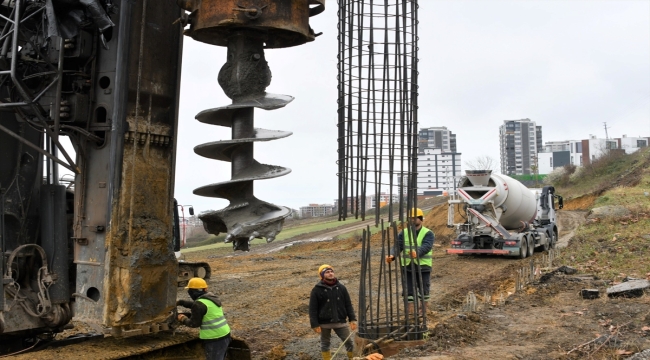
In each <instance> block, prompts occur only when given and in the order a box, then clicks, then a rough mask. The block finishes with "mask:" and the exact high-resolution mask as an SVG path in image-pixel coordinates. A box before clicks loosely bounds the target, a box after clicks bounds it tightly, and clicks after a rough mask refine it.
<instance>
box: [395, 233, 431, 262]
mask: <svg viewBox="0 0 650 360" xmlns="http://www.w3.org/2000/svg"><path fill="white" fill-rule="evenodd" d="M429 231H431V230H429V229H427V228H425V227H424V226H423V227H422V228H420V232H419V233H418V238H417V246H415V244H412V243H411V241H412V240H411V238H410V236H409V230H408V228H404V232H403V234H402V237H403V239H404V250H403V251H402V266H406V265H409V264H410V263H411V250H415V251H418V248H419V247H420V246H422V240H424V236H425V235H426V234H427V233H428V232H429ZM432 258H433V248H431V250H429V252H428V253H426V254H425V255H424V256H420V258H419V259H413V260H414V261H415V264H416V265H423V266H429V267H431V265H432V264H433V260H432ZM418 262H419V264H418Z"/></svg>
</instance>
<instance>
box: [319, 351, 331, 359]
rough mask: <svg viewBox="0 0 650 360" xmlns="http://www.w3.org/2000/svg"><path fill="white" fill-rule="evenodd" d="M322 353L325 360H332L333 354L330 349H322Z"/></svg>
mask: <svg viewBox="0 0 650 360" xmlns="http://www.w3.org/2000/svg"><path fill="white" fill-rule="evenodd" d="M321 355H323V360H332V354H330V352H329V351H321Z"/></svg>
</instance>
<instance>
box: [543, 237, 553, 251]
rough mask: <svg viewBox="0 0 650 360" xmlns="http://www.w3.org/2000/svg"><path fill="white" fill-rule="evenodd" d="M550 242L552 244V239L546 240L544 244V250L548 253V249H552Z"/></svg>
mask: <svg viewBox="0 0 650 360" xmlns="http://www.w3.org/2000/svg"><path fill="white" fill-rule="evenodd" d="M550 242H551V238H548V239H546V242H545V243H544V245H542V250H544V251H548V249H549V248H550V247H551V245H550Z"/></svg>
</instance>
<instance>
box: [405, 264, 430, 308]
mask: <svg viewBox="0 0 650 360" xmlns="http://www.w3.org/2000/svg"><path fill="white" fill-rule="evenodd" d="M420 273H421V274H422V282H420V275H419V274H418V272H417V271H408V270H407V271H406V295H407V296H408V302H410V303H412V302H413V301H414V296H415V295H414V291H413V290H414V289H415V287H414V286H413V284H414V283H415V284H416V285H417V289H418V296H419V298H420V299H422V300H423V301H429V290H430V288H431V269H420ZM414 278H415V279H414Z"/></svg>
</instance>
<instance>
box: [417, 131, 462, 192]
mask: <svg viewBox="0 0 650 360" xmlns="http://www.w3.org/2000/svg"><path fill="white" fill-rule="evenodd" d="M417 171H418V179H417V187H418V191H417V193H418V195H442V194H443V193H444V192H445V191H446V192H448V193H450V194H453V193H455V191H456V184H457V182H458V179H459V178H460V177H461V176H462V175H461V154H460V153H458V152H457V150H456V135H455V134H454V133H452V132H451V131H449V130H448V129H447V128H446V127H444V126H442V127H430V128H424V129H420V131H419V132H418V169H417Z"/></svg>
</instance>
